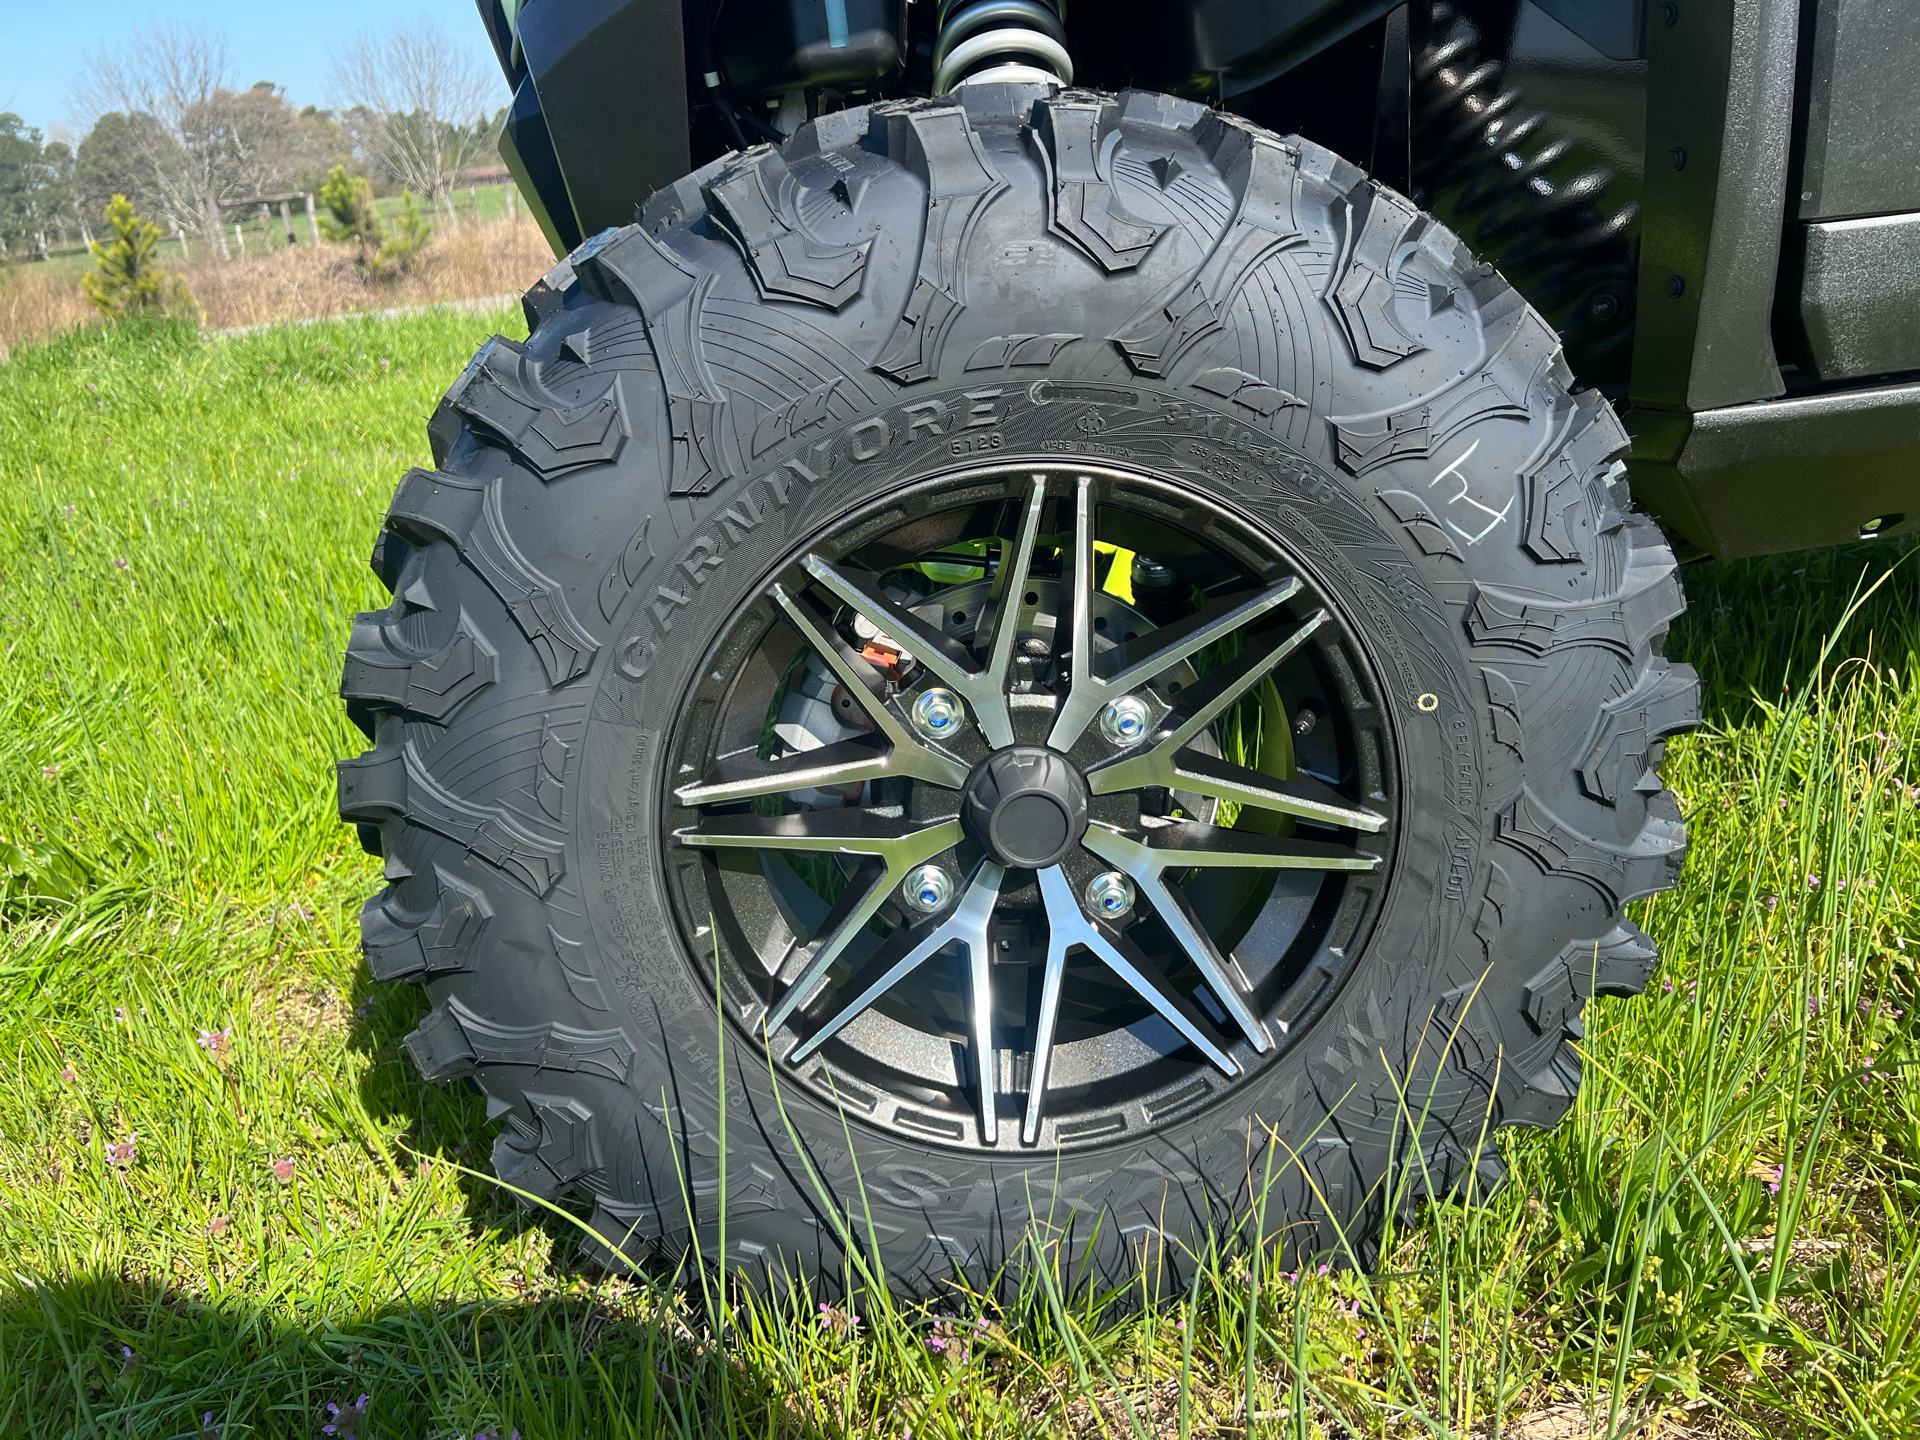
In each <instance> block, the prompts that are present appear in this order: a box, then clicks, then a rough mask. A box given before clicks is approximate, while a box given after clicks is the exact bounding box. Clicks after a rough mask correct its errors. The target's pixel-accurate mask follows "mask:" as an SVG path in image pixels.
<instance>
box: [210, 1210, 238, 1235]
mask: <svg viewBox="0 0 1920 1440" xmlns="http://www.w3.org/2000/svg"><path fill="white" fill-rule="evenodd" d="M232 1224H233V1217H232V1216H231V1215H216V1216H214V1217H213V1218H212V1219H211V1220H209V1221H207V1234H209V1235H211V1236H212V1237H213V1238H214V1239H216V1240H218V1239H219V1238H220V1237H221V1236H222V1235H224V1234H226V1233H227V1230H228V1229H229V1228H230V1227H231V1226H232Z"/></svg>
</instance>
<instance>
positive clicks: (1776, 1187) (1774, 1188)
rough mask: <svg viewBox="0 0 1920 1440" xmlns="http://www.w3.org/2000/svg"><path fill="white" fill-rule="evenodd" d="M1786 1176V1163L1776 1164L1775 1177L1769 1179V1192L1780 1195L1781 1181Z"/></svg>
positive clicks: (1774, 1168)
mask: <svg viewBox="0 0 1920 1440" xmlns="http://www.w3.org/2000/svg"><path fill="white" fill-rule="evenodd" d="M1786 1178H1787V1167H1786V1166H1785V1165H1776V1166H1774V1167H1773V1178H1772V1179H1771V1180H1769V1181H1767V1192H1768V1193H1769V1194H1771V1195H1778V1194H1779V1193H1780V1182H1781V1181H1782V1180H1784V1179H1786Z"/></svg>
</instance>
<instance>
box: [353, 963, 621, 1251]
mask: <svg viewBox="0 0 1920 1440" xmlns="http://www.w3.org/2000/svg"><path fill="white" fill-rule="evenodd" d="M352 1004H353V1022H352V1025H351V1026H350V1028H349V1030H348V1032H347V1047H348V1048H349V1049H350V1050H353V1051H356V1052H358V1053H360V1054H363V1055H365V1056H366V1057H367V1059H368V1060H369V1062H370V1063H369V1065H368V1067H367V1070H366V1073H365V1075H364V1076H363V1077H362V1079H361V1082H360V1099H361V1103H362V1104H363V1105H365V1106H366V1110H367V1114H368V1115H369V1116H371V1117H372V1118H373V1119H374V1120H375V1121H380V1122H392V1123H396V1124H398V1125H399V1126H400V1127H401V1129H400V1132H399V1134H398V1136H397V1137H396V1138H397V1141H398V1147H399V1148H401V1149H402V1150H403V1152H404V1153H406V1154H408V1155H410V1156H412V1157H417V1159H418V1160H421V1161H424V1162H426V1163H428V1164H432V1163H436V1162H437V1163H442V1164H450V1165H451V1167H453V1174H454V1179H455V1184H457V1185H458V1187H459V1189H460V1193H461V1196H462V1197H463V1199H464V1201H465V1204H464V1207H463V1209H462V1211H461V1219H462V1220H463V1221H464V1222H465V1223H466V1225H467V1226H468V1228H469V1229H470V1230H471V1231H472V1232H473V1234H475V1235H476V1236H477V1235H481V1234H484V1233H486V1232H487V1231H493V1232H495V1233H497V1234H499V1235H502V1236H508V1237H511V1236H517V1235H522V1234H524V1233H525V1232H527V1231H529V1230H535V1231H538V1232H540V1233H541V1234H542V1235H544V1236H546V1238H547V1239H548V1240H549V1241H550V1242H551V1243H552V1249H551V1251H550V1257H551V1258H550V1260H549V1265H548V1268H549V1269H550V1270H552V1271H553V1272H554V1273H555V1274H556V1275H558V1276H561V1277H565V1278H570V1279H577V1278H581V1277H585V1276H592V1275H597V1274H598V1273H599V1269H598V1267H597V1266H596V1265H594V1264H593V1262H592V1261H591V1260H590V1259H589V1258H588V1257H587V1256H586V1255H585V1254H584V1253H583V1252H582V1250H581V1247H580V1241H581V1238H582V1236H581V1232H580V1228H579V1227H578V1226H577V1225H572V1224H569V1223H568V1222H567V1221H566V1220H564V1219H562V1218H561V1217H559V1216H558V1215H555V1214H553V1213H552V1212H551V1211H548V1210H540V1209H536V1208H533V1207H531V1206H527V1205H522V1204H520V1203H519V1202H518V1201H516V1200H515V1198H514V1196H513V1195H512V1193H511V1192H509V1191H507V1190H505V1189H503V1188H502V1187H501V1186H499V1185H497V1184H495V1183H493V1182H492V1181H491V1180H489V1179H486V1178H482V1177H481V1176H476V1175H474V1174H470V1173H467V1172H469V1171H480V1172H490V1169H491V1155H492V1147H493V1144H494V1141H495V1136H496V1133H497V1129H498V1127H497V1126H495V1125H493V1124H490V1123H489V1122H488V1120H487V1097H486V1093H485V1092H484V1091H482V1090H481V1089H480V1087H479V1086H478V1085H477V1084H475V1083H474V1082H473V1081H471V1080H456V1081H453V1082H452V1083H451V1084H446V1085H433V1084H429V1083H428V1082H427V1081H425V1080H423V1079H421V1078H420V1072H419V1071H418V1070H417V1069H416V1068H415V1067H414V1064H413V1061H412V1060H411V1058H409V1056H408V1055H407V1051H406V1046H405V1044H404V1043H403V1042H404V1041H405V1039H406V1036H407V1034H408V1033H409V1032H410V1031H412V1030H413V1029H414V1027H415V1026H417V1025H418V1024H419V1023H420V1021H421V1020H422V1019H423V1018H424V1017H425V1016H426V1013H427V1010H428V1008H429V1003H428V1000H427V997H426V993H425V992H424V991H423V990H422V989H421V988H420V987H419V986H418V985H411V984H398V983H396V984H387V985H382V984H377V983H376V982H375V981H374V980H373V978H372V977H371V976H370V975H369V974H368V973H367V970H366V967H365V966H364V965H360V966H357V967H356V968H355V972H354V977H353V991H352ZM569 1208H572V1209H575V1210H577V1211H578V1212H579V1213H580V1215H581V1217H582V1218H584V1217H585V1207H584V1206H572V1207H569Z"/></svg>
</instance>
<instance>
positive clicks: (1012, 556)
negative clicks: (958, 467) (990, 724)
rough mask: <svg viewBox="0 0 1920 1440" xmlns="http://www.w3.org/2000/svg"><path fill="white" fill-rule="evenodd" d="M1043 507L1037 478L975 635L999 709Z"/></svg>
mask: <svg viewBox="0 0 1920 1440" xmlns="http://www.w3.org/2000/svg"><path fill="white" fill-rule="evenodd" d="M1046 503H1047V478H1046V476H1044V475H1036V476H1034V477H1033V491H1032V493H1031V494H1030V495H1029V496H1028V497H1027V509H1026V513H1025V514H1024V515H1023V516H1021V519H1020V534H1019V536H1018V538H1017V539H1016V540H1015V541H1014V545H1013V550H1012V551H1011V553H1009V554H1008V555H1007V556H1006V558H1005V559H1003V560H1002V561H1001V563H1000V573H999V575H998V576H997V577H996V582H995V583H996V589H995V591H994V604H993V606H992V608H991V609H990V610H989V611H988V612H987V615H986V617H985V618H984V619H983V620H982V621H981V624H980V626H979V628H978V629H976V630H975V632H974V644H975V646H976V648H977V647H979V646H981V645H985V646H986V647H987V668H986V670H985V671H984V672H983V673H984V675H985V676H986V677H987V678H990V679H992V680H993V681H994V684H995V688H996V691H997V694H996V696H995V698H994V703H995V704H996V705H998V706H999V707H1000V708H1001V709H1005V708H1006V704H1007V699H1006V697H1007V691H1008V689H1009V687H1010V686H1011V685H1012V683H1013V675H1012V673H1011V671H1012V667H1013V646H1014V642H1015V641H1016V640H1018V639H1019V638H1020V607H1021V605H1022V604H1023V603H1024V597H1025V596H1026V593H1027V576H1028V575H1029V574H1030V573H1031V572H1032V570H1033V542H1034V540H1035V539H1036V538H1037V537H1038V535H1039V533H1040V511H1041V509H1042V508H1043V507H1044V506H1045V505H1046ZM970 703H971V702H970ZM976 708H978V707H976ZM1009 733H1011V726H1009Z"/></svg>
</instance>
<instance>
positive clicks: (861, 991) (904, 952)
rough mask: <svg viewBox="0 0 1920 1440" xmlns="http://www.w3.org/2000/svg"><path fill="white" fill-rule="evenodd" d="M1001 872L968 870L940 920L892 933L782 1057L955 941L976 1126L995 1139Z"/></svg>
mask: <svg viewBox="0 0 1920 1440" xmlns="http://www.w3.org/2000/svg"><path fill="white" fill-rule="evenodd" d="M1005 874H1006V872H1005V871H1004V870H1002V869H1001V868H1000V867H999V866H998V865H996V864H994V863H993V862H992V861H991V860H986V861H982V862H981V865H980V868H979V869H978V870H977V871H975V872H974V876H973V879H972V881H971V882H970V883H969V884H968V886H967V889H966V893H965V894H964V895H962V896H961V897H960V903H959V904H957V905H955V906H954V908H953V909H952V910H951V911H949V912H948V914H947V916H946V918H945V919H943V920H940V921H938V922H933V921H929V922H927V923H926V924H924V925H917V926H914V927H912V928H911V929H906V930H901V931H899V932H897V933H896V934H895V935H894V936H893V937H891V939H890V940H889V942H888V943H887V945H885V946H883V947H882V949H881V951H880V953H879V954H877V955H875V956H874V957H873V959H871V960H870V961H868V962H867V963H866V964H865V965H864V966H862V967H861V969H860V973H859V974H857V975H856V976H854V978H853V980H852V981H851V982H850V983H849V984H848V985H847V987H846V989H847V992H848V997H849V998H848V999H847V1000H846V1001H845V1002H843V1003H842V1004H841V1006H840V1008H839V1009H837V1010H835V1011H834V1012H833V1014H832V1015H830V1016H828V1017H827V1019H826V1020H825V1021H823V1022H822V1023H821V1025H820V1027H819V1028H818V1029H817V1030H815V1031H814V1032H813V1033H812V1034H811V1035H809V1036H808V1037H807V1038H806V1039H805V1040H803V1041H801V1042H800V1043H799V1044H798V1045H797V1046H795V1047H794V1049H793V1052H792V1053H791V1054H790V1055H788V1056H787V1059H788V1061H789V1063H793V1064H798V1063H799V1062H800V1061H802V1060H805V1059H806V1058H807V1057H808V1056H809V1055H811V1054H813V1052H814V1051H816V1050H818V1049H819V1048H820V1047H821V1046H822V1045H824V1044H826V1043H827V1041H829V1040H831V1039H832V1038H833V1037H834V1036H835V1035H837V1034H839V1033H840V1032H841V1031H842V1030H843V1029H845V1028H846V1027H847V1026H848V1025H849V1024H851V1023H852V1022H853V1020H854V1019H855V1018H856V1017H858V1016H859V1015H861V1014H863V1013H864V1012H865V1011H866V1010H868V1009H870V1008H871V1007H872V1005H873V1004H874V1002H875V1001H877V1000H879V999H880V997H881V996H883V995H885V994H886V993H887V992H888V991H889V990H891V989H893V987H894V986H896V985H898V984H899V983H900V982H901V981H902V980H904V979H906V978H907V976H909V975H911V974H912V973H913V972H914V971H915V970H918V969H919V968H920V967H921V966H922V965H923V964H925V963H926V962H927V960H928V959H930V958H931V957H932V956H934V955H936V954H938V953H939V952H940V951H941V950H944V949H945V948H946V947H947V946H949V945H954V944H958V945H960V946H962V947H963V948H964V949H965V950H966V952H967V976H968V991H969V1002H968V1010H969V1012H970V1023H969V1030H970V1031H971V1045H972V1051H973V1069H974V1074H975V1076H976V1077H977V1079H978V1082H979V1089H980V1124H981V1128H982V1134H983V1136H984V1138H985V1139H986V1140H987V1141H988V1142H989V1143H991V1142H993V1141H994V1140H995V1139H997V1138H998V1126H997V1124H996V1121H995V1116H994V1106H993V1086H994V1054H993V1005H992V975H993V970H992V966H993V953H992V945H993V939H992V935H991V929H992V924H993V907H994V905H995V904H996V902H997V901H998V900H999V898H1000V881H1001V879H1002V878H1003V877H1004V875H1005Z"/></svg>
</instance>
